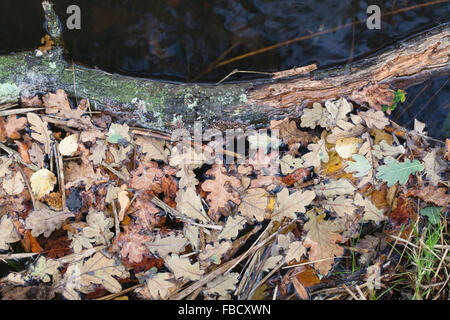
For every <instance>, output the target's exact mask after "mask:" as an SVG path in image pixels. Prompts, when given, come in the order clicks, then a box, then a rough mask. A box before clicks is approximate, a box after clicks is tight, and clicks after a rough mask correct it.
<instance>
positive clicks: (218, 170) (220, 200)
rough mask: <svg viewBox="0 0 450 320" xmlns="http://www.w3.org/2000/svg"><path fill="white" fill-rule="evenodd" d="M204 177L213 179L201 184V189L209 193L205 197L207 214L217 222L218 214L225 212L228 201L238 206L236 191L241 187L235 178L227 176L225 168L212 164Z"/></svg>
mask: <svg viewBox="0 0 450 320" xmlns="http://www.w3.org/2000/svg"><path fill="white" fill-rule="evenodd" d="M206 175H208V176H213V177H214V180H212V179H209V180H206V181H205V182H203V184H202V189H203V190H204V191H206V192H209V194H208V195H207V197H206V200H207V201H208V203H209V211H208V214H209V216H210V217H211V219H213V220H215V221H218V220H219V217H220V213H223V212H226V211H227V208H228V207H229V204H228V201H232V202H234V203H235V204H240V200H239V193H238V192H237V191H236V189H238V188H239V187H240V186H241V182H240V181H239V179H237V178H236V177H233V176H229V175H227V174H226V169H225V167H224V166H223V165H220V164H214V165H213V167H212V168H211V169H209V170H208V171H206Z"/></svg>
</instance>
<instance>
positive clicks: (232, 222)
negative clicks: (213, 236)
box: [218, 215, 246, 240]
mask: <svg viewBox="0 0 450 320" xmlns="http://www.w3.org/2000/svg"><path fill="white" fill-rule="evenodd" d="M245 223H246V220H245V218H244V217H242V216H238V215H236V216H230V217H228V219H227V221H226V223H225V226H224V227H223V229H222V231H221V232H220V234H219V236H218V239H219V240H221V239H225V240H231V239H233V238H236V237H237V235H238V233H239V231H240V230H241V229H242V228H243V227H244V225H245Z"/></svg>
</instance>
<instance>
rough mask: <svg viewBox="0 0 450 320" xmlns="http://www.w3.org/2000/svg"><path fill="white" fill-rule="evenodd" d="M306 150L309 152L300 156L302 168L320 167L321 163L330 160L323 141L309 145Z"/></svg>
mask: <svg viewBox="0 0 450 320" xmlns="http://www.w3.org/2000/svg"><path fill="white" fill-rule="evenodd" d="M308 150H310V151H311V152H308V153H307V154H305V155H303V156H302V160H303V166H304V167H310V166H314V167H320V164H321V162H324V163H327V162H328V161H329V160H330V158H329V156H328V151H327V147H326V143H325V140H324V139H320V140H319V141H318V142H317V143H311V144H309V145H308Z"/></svg>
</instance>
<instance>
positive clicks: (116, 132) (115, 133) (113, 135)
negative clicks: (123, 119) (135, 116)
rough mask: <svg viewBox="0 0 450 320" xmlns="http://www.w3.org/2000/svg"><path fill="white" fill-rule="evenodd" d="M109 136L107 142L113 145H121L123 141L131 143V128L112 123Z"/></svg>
mask: <svg viewBox="0 0 450 320" xmlns="http://www.w3.org/2000/svg"><path fill="white" fill-rule="evenodd" d="M107 136H108V138H107V141H108V142H111V143H119V142H120V141H121V140H125V141H127V142H131V136H130V127H129V126H128V125H127V124H119V123H111V126H110V127H109V131H108V133H107Z"/></svg>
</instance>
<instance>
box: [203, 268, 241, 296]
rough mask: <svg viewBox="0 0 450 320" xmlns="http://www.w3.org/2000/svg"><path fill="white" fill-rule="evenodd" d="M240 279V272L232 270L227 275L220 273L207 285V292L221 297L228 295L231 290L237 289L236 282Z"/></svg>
mask: <svg viewBox="0 0 450 320" xmlns="http://www.w3.org/2000/svg"><path fill="white" fill-rule="evenodd" d="M238 281H239V273H237V272H230V273H228V274H226V275H220V276H219V277H217V278H216V279H214V280H213V281H210V282H208V284H207V285H206V290H205V293H206V294H208V295H218V296H219V297H226V295H227V294H228V293H229V292H232V291H234V290H235V289H236V284H237V283H238Z"/></svg>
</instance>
